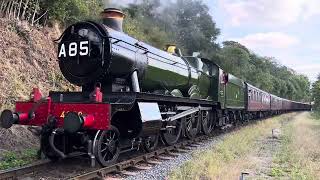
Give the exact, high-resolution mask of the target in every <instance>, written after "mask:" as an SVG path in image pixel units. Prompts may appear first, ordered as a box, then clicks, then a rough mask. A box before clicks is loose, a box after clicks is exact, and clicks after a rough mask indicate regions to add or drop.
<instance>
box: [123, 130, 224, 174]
mask: <svg viewBox="0 0 320 180" xmlns="http://www.w3.org/2000/svg"><path fill="white" fill-rule="evenodd" d="M224 137H225V134H221V135H218V136H213V137H210V138H209V139H207V140H204V141H202V142H200V145H198V147H193V148H192V150H189V151H188V152H185V153H179V155H178V156H177V157H174V158H173V159H171V160H162V161H163V162H162V163H161V164H158V165H155V166H154V167H152V168H151V169H149V170H145V171H138V172H137V174H136V175H135V176H128V177H126V178H125V179H127V180H136V179H139V180H153V179H154V180H159V179H167V176H168V175H169V173H170V172H171V171H173V170H174V169H176V168H179V167H180V166H181V165H183V164H184V163H185V162H187V161H190V160H191V158H192V154H193V153H198V152H201V151H205V150H209V149H211V148H212V147H213V146H214V145H216V144H217V143H218V142H221V141H222V140H223V139H224Z"/></svg>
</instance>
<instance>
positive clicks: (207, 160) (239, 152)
mask: <svg viewBox="0 0 320 180" xmlns="http://www.w3.org/2000/svg"><path fill="white" fill-rule="evenodd" d="M290 116H292V114H291V115H282V116H280V117H275V118H271V119H268V120H265V121H258V122H257V123H255V124H252V125H249V126H246V127H244V128H242V129H241V130H238V131H235V132H232V133H230V134H227V135H226V137H225V138H224V139H223V141H221V142H220V143H218V144H217V145H216V146H215V147H214V148H213V149H212V150H208V151H205V152H201V153H198V154H194V155H193V160H192V161H189V162H187V163H185V164H184V165H183V166H182V167H180V168H179V169H177V170H175V171H173V172H172V173H171V175H170V179H238V178H239V175H240V174H241V172H242V170H243V169H242V167H245V166H251V165H252V162H249V161H248V160H247V159H246V155H247V154H249V153H250V152H251V151H252V150H253V149H255V148H256V146H257V145H258V143H257V141H258V140H259V139H262V138H265V137H266V136H268V134H270V132H271V130H272V129H274V128H279V127H280V126H281V122H283V121H285V120H288V118H289V117H290ZM279 173H280V170H279Z"/></svg>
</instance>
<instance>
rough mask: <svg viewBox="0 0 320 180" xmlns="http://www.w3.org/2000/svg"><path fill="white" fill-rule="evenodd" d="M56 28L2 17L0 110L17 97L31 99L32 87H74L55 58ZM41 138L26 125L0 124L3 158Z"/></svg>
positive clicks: (10, 105)
mask: <svg viewBox="0 0 320 180" xmlns="http://www.w3.org/2000/svg"><path fill="white" fill-rule="evenodd" d="M59 35H60V32H59V31H57V30H56V29H55V28H41V29H37V28H35V27H31V26H30V25H29V24H28V23H24V22H19V21H12V20H10V21H9V20H7V19H3V18H0V42H1V43H0V89H1V91H0V112H1V111H2V110H3V109H5V108H9V109H12V108H13V104H14V101H16V100H26V99H29V96H30V92H31V90H32V88H33V87H39V88H41V90H42V91H43V93H48V92H49V91H50V90H67V89H72V88H73V87H72V86H70V85H69V83H67V82H66V81H65V80H64V78H63V76H62V75H61V73H60V71H59V68H58V64H57V61H56V50H55V44H54V42H53V40H54V39H57V37H59ZM38 143H39V140H38V138H37V137H35V136H34V135H33V134H32V133H31V132H30V131H29V130H27V128H26V127H23V126H19V127H17V126H15V127H13V128H11V129H9V130H5V129H2V128H0V158H1V155H2V154H5V153H6V152H8V151H16V152H19V151H24V150H25V149H30V148H37V147H38Z"/></svg>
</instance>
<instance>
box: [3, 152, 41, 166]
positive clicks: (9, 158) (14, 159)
mask: <svg viewBox="0 0 320 180" xmlns="http://www.w3.org/2000/svg"><path fill="white" fill-rule="evenodd" d="M36 159H37V151H36V150H34V149H27V150H25V151H24V152H21V153H15V152H7V153H5V154H4V155H3V158H2V159H1V161H0V170H3V169H9V168H15V167H20V166H24V165H26V164H30V163H31V162H32V161H34V160H36Z"/></svg>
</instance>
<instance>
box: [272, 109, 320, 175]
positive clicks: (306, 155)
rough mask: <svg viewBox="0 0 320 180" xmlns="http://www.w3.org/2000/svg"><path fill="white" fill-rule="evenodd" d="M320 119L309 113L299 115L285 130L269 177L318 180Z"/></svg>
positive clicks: (319, 172)
mask: <svg viewBox="0 0 320 180" xmlns="http://www.w3.org/2000/svg"><path fill="white" fill-rule="evenodd" d="M319 147H320V120H319V119H315V118H313V117H312V116H311V115H310V114H309V113H304V114H302V115H299V116H298V117H297V118H296V119H295V121H292V122H290V123H289V124H288V125H287V126H286V127H285V128H284V134H283V136H282V141H281V148H280V151H279V152H278V153H277V154H276V155H275V157H274V160H273V166H272V170H271V172H270V175H271V176H273V177H275V178H279V179H281V178H284V177H286V178H290V179H318V178H319V177H320V171H319V170H320V169H319V167H320V162H319V160H320V148H319Z"/></svg>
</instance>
